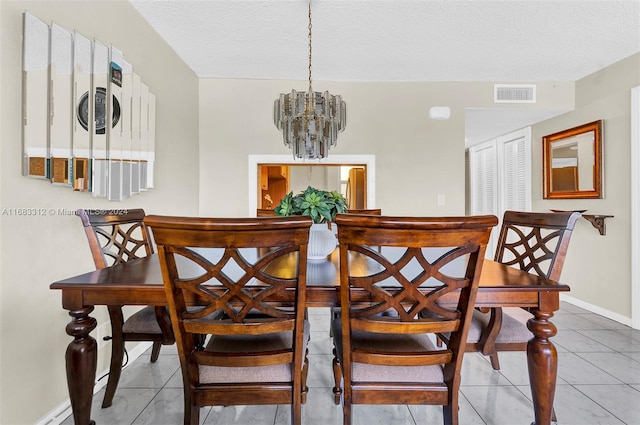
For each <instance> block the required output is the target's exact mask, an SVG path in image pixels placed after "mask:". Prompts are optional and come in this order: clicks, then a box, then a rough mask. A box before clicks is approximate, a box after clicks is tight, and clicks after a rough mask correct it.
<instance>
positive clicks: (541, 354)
mask: <svg viewBox="0 0 640 425" xmlns="http://www.w3.org/2000/svg"><path fill="white" fill-rule="evenodd" d="M531 313H533V315H534V317H532V318H531V319H529V321H528V322H527V328H529V330H530V331H531V332H532V333H533V338H532V339H531V340H530V341H529V342H528V344H527V363H528V365H529V382H530V384H531V396H532V398H533V409H534V413H535V425H550V424H551V415H552V411H553V397H554V395H555V390H556V377H557V372H558V352H557V351H556V347H555V346H554V345H553V344H552V343H551V341H550V340H549V338H551V337H552V336H554V335H555V334H556V331H557V329H556V327H555V325H554V324H553V323H551V322H550V321H549V319H550V318H551V317H553V313H551V312H543V311H540V310H535V309H534V310H531Z"/></svg>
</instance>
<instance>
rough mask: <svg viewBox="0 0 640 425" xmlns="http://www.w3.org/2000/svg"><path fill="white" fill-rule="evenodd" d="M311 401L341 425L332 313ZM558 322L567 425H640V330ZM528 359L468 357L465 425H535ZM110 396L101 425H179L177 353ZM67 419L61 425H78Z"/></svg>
mask: <svg viewBox="0 0 640 425" xmlns="http://www.w3.org/2000/svg"><path fill="white" fill-rule="evenodd" d="M309 316H310V319H311V325H312V330H313V331H312V337H311V339H312V341H311V347H310V354H309V363H310V368H309V377H308V382H307V384H308V385H309V395H308V399H307V404H306V405H304V406H303V408H302V409H303V410H302V413H303V424H305V425H334V424H335V425H338V424H341V423H342V411H341V408H340V406H336V405H335V404H334V403H333V393H332V391H331V389H332V387H333V375H332V369H331V359H332V355H331V347H332V345H331V339H330V337H329V333H328V324H329V310H328V309H310V311H309ZM553 322H554V323H555V324H556V326H557V327H558V334H557V336H556V337H554V339H553V341H554V343H555V345H556V347H557V349H558V356H559V367H558V384H557V388H556V397H555V409H556V414H557V417H558V424H561V425H591V424H593V425H595V424H598V425H623V424H626V425H639V424H640V409H639V408H638V406H640V331H639V330H633V329H630V328H629V327H627V326H624V325H621V324H619V323H617V322H614V321H611V320H609V319H607V318H604V317H602V316H598V315H596V314H593V313H590V312H588V311H586V310H583V309H581V308H578V307H576V306H573V305H571V304H568V303H562V306H561V310H560V311H559V312H557V313H556V315H555V317H554V319H553ZM525 357H526V356H525V354H524V353H521V352H514V353H501V354H500V363H501V370H500V371H494V370H493V369H492V368H491V366H490V364H489V362H488V361H487V359H485V358H484V357H483V356H481V355H480V354H477V353H467V354H466V355H465V362H464V366H463V371H462V372H463V378H462V386H461V393H462V394H461V398H460V404H461V408H460V423H461V424H462V425H517V424H522V425H528V424H530V423H531V422H532V421H533V412H532V404H531V395H530V391H529V381H528V375H527V368H526V358H525ZM103 395H104V390H101V391H100V392H99V393H97V394H96V395H95V396H94V398H93V408H92V419H94V420H95V421H96V424H97V425H128V424H131V425H134V424H135V425H143V424H148V425H163V424H166V425H179V424H181V423H182V382H181V375H180V365H179V362H178V356H177V352H176V348H175V346H172V347H163V348H162V352H161V355H160V359H159V360H158V362H156V363H155V364H152V363H149V352H147V353H145V355H143V356H141V357H140V358H138V359H137V360H136V361H134V362H132V363H131V364H130V365H129V366H128V367H126V368H125V369H124V370H123V372H122V378H121V380H120V385H119V388H118V391H117V392H116V397H115V399H114V402H113V406H111V407H110V408H107V409H102V408H101V407H100V404H101V402H102V397H103ZM441 412H442V410H441V408H440V407H438V406H408V407H407V406H396V405H393V406H354V417H355V425H376V424H380V425H389V424H401V425H404V424H407V425H431V424H442V413H441ZM289 414H290V412H289V406H280V405H278V406H235V407H225V408H221V407H207V408H203V409H202V413H201V423H202V424H205V425H228V424H247V425H262V424H265V425H266V424H269V425H279V424H283V425H286V424H289V423H290V422H289V417H290V416H289ZM72 423H73V421H72V419H71V418H67V419H66V420H65V421H64V422H63V425H69V424H72Z"/></svg>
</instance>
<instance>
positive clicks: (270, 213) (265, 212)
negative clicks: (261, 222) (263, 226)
mask: <svg viewBox="0 0 640 425" xmlns="http://www.w3.org/2000/svg"><path fill="white" fill-rule="evenodd" d="M274 216H277V214H276V212H275V211H274V210H269V209H266V208H258V209H257V210H256V217H274Z"/></svg>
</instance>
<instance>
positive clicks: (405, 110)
mask: <svg viewBox="0 0 640 425" xmlns="http://www.w3.org/2000/svg"><path fill="white" fill-rule="evenodd" d="M304 87H305V82H303V81H280V80H278V81H273V80H224V79H201V80H200V181H201V183H202V184H201V193H200V213H201V214H202V215H246V214H247V211H248V200H247V195H246V190H247V189H246V188H247V187H248V181H247V174H248V170H247V157H248V155H249V154H280V155H283V154H289V153H290V150H289V149H287V148H286V147H285V146H284V145H283V143H282V135H281V133H280V132H279V131H278V130H277V129H276V128H275V126H274V124H273V115H272V108H273V101H274V100H275V98H276V96H278V94H279V93H287V92H290V91H291V89H292V88H298V89H300V90H303V89H304ZM314 89H315V90H317V91H324V90H329V91H330V92H331V93H332V94H340V95H342V96H343V99H344V100H345V101H346V103H347V126H346V129H345V131H344V132H343V133H341V134H340V136H339V137H338V145H337V147H336V148H335V149H332V150H331V153H330V156H331V155H336V154H343V155H347V154H349V155H353V154H368V155H371V154H372V155H375V157H376V205H375V206H376V207H377V208H382V211H383V212H384V213H385V214H391V215H393V214H415V215H463V214H464V213H465V170H464V149H465V145H464V109H465V108H490V107H491V108H493V107H495V105H494V104H493V84H492V83H449V82H436V83H388V82H371V83H362V82H358V83H354V82H321V81H316V82H314ZM538 99H539V102H538V103H537V104H535V105H517V106H514V108H527V107H528V108H550V109H571V108H572V107H573V83H556V84H550V83H541V84H539V87H538ZM431 106H449V107H451V118H450V119H449V120H446V121H434V120H431V119H429V117H428V113H429V108H430V107H431ZM256 184H257V183H256ZM438 194H443V195H445V205H444V206H438V205H437V196H438ZM228 199H233V200H234V202H233V203H229V202H226V201H225V200H228Z"/></svg>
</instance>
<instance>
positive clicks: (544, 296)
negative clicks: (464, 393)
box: [50, 249, 570, 425]
mask: <svg viewBox="0 0 640 425" xmlns="http://www.w3.org/2000/svg"><path fill="white" fill-rule="evenodd" d="M337 251H338V250H337V249H336V250H335V251H334V252H333V254H331V256H330V257H329V258H328V259H326V260H322V261H310V262H309V263H308V267H307V296H306V298H307V305H308V307H332V306H335V305H337V303H338V300H339V291H338V287H339V285H340V282H339V272H338V270H339V258H338V252H337ZM355 265H356V267H362V268H363V270H364V269H366V267H367V264H366V263H365V262H363V263H362V264H359V265H358V264H357V262H356V263H355ZM277 268H278V269H280V270H271V272H273V273H275V274H278V273H281V274H282V275H286V274H291V273H294V272H295V261H291V262H286V261H285V262H283V263H281V264H280V265H279V266H277ZM50 288H51V289H53V290H60V291H61V292H62V307H63V308H64V309H65V310H68V311H69V315H70V316H71V322H69V323H68V324H67V326H66V332H67V334H68V335H69V336H71V337H72V338H73V340H72V341H71V342H70V343H69V346H68V347H67V351H66V370H67V383H68V387H69V397H70V401H71V407H72V411H73V418H74V423H75V424H76V425H89V424H93V423H94V422H93V421H92V420H91V403H92V396H93V387H94V384H95V376H96V365H97V344H96V340H95V339H94V338H93V337H92V336H91V331H93V330H94V329H95V328H96V325H97V321H96V319H95V318H93V317H91V312H92V311H93V310H94V307H95V306H96V305H166V304H167V300H166V297H165V290H164V286H163V281H162V273H161V271H160V263H159V259H158V256H157V254H153V255H151V256H149V257H146V258H142V259H138V260H133V261H129V262H127V263H123V264H119V265H116V266H113V267H109V268H105V269H101V270H95V271H91V272H89V273H85V274H81V275H79V276H75V277H70V278H68V279H64V280H60V281H57V282H54V283H52V284H51V286H50ZM569 289H570V288H569V286H567V285H565V284H562V283H559V282H555V281H552V280H549V279H545V278H541V277H538V276H537V275H533V274H529V273H527V272H523V271H521V270H519V269H516V268H513V267H509V266H505V265H503V264H500V263H497V262H495V261H491V260H484V262H483V267H482V274H481V277H480V284H479V289H478V294H477V297H476V303H475V304H476V307H527V308H529V310H530V312H531V313H533V318H531V319H529V321H528V323H527V326H528V328H529V330H531V332H532V333H533V338H532V339H531V340H530V341H529V343H528V347H527V364H528V369H529V382H530V386H531V394H532V399H533V408H534V412H533V413H534V418H535V422H533V423H534V424H535V425H550V423H551V415H552V410H553V398H554V393H555V386H556V378H557V364H558V356H557V352H556V348H555V347H554V345H553V344H552V343H551V340H550V338H551V337H553V336H554V335H555V334H556V331H557V330H556V327H555V325H554V324H553V323H552V322H551V321H550V319H551V318H552V317H553V312H554V311H556V310H558V309H559V307H560V297H559V295H560V292H566V291H569ZM451 296H452V299H451V302H452V303H453V302H455V299H454V297H455V294H451ZM192 301H193V303H197V300H192ZM280 301H282V302H287V301H290V300H286V299H282V300H274V302H280ZM444 302H446V300H444ZM523 367H524V365H523ZM463 373H464V371H463Z"/></svg>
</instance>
